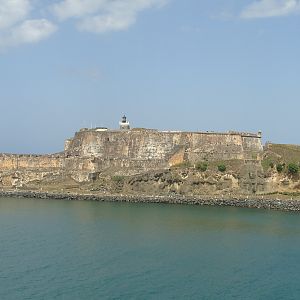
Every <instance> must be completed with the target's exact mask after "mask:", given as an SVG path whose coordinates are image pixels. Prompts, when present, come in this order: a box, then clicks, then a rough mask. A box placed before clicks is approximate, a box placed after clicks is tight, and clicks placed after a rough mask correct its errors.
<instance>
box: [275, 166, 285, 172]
mask: <svg viewBox="0 0 300 300" xmlns="http://www.w3.org/2000/svg"><path fill="white" fill-rule="evenodd" d="M283 169H284V164H277V165H276V170H277V172H278V173H281V172H282V171H283Z"/></svg>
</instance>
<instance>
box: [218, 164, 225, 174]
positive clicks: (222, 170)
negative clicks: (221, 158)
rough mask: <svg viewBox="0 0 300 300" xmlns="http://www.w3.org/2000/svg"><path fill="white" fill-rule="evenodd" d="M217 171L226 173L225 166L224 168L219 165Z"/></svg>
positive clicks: (222, 165)
mask: <svg viewBox="0 0 300 300" xmlns="http://www.w3.org/2000/svg"><path fill="white" fill-rule="evenodd" d="M218 170H219V171H220V172H225V171H226V166H225V165H224V164H219V165H218Z"/></svg>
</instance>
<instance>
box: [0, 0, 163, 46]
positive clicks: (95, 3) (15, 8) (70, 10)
mask: <svg viewBox="0 0 300 300" xmlns="http://www.w3.org/2000/svg"><path fill="white" fill-rule="evenodd" d="M167 1H169V0H53V2H54V4H53V2H52V4H51V5H50V7H49V2H48V1H47V3H45V2H44V0H0V48H1V49H3V48H4V49H6V48H8V47H14V46H18V45H21V44H28V43H36V42H38V41H40V40H43V39H45V38H47V37H49V36H50V35H51V34H53V33H54V32H55V31H56V30H57V26H56V25H55V24H53V23H52V22H51V21H50V20H48V19H45V18H44V16H45V14H46V15H48V17H50V18H51V17H56V18H58V20H59V21H61V22H63V21H65V20H68V19H70V18H73V19H76V25H77V27H78V29H79V30H81V31H89V32H95V33H104V32H108V31H119V30H125V29H127V28H129V27H130V26H131V25H133V24H134V23H135V22H136V19H137V17H138V14H139V13H140V12H142V11H144V10H146V9H150V8H159V7H161V6H163V5H164V4H166V3H167ZM39 14H40V15H41V16H43V17H39V16H38V15H39ZM33 15H34V17H33Z"/></svg>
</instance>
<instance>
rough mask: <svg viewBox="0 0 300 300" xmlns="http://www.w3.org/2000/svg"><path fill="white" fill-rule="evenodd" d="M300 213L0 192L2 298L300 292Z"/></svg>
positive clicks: (288, 295)
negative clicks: (39, 197)
mask: <svg viewBox="0 0 300 300" xmlns="http://www.w3.org/2000/svg"><path fill="white" fill-rule="evenodd" d="M299 266H300V215H299V213H291V212H289V213H287V212H278V211H265V210H256V209H242V208H226V207H222V208H213V207H199V206H182V205H159V204H124V203H99V202H80V201H61V200H60V201H56V200H35V199H14V198H9V199H8V198H0V299H1V300H2V299H14V300H15V299H46V300H47V299H49V300H50V299H299V298H300V285H299V279H300V267H299Z"/></svg>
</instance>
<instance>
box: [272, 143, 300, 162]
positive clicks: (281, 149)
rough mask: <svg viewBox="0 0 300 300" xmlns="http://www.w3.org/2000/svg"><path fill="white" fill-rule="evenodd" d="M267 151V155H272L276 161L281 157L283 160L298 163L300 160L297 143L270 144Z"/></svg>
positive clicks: (299, 147) (299, 148)
mask: <svg viewBox="0 0 300 300" xmlns="http://www.w3.org/2000/svg"><path fill="white" fill-rule="evenodd" d="M268 151H269V155H268V157H271V156H272V158H273V160H274V161H276V158H277V161H278V159H279V158H281V161H283V162H293V163H298V162H299V161H300V146H298V145H283V144H270V145H269V146H268ZM278 162H279V161H278Z"/></svg>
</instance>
